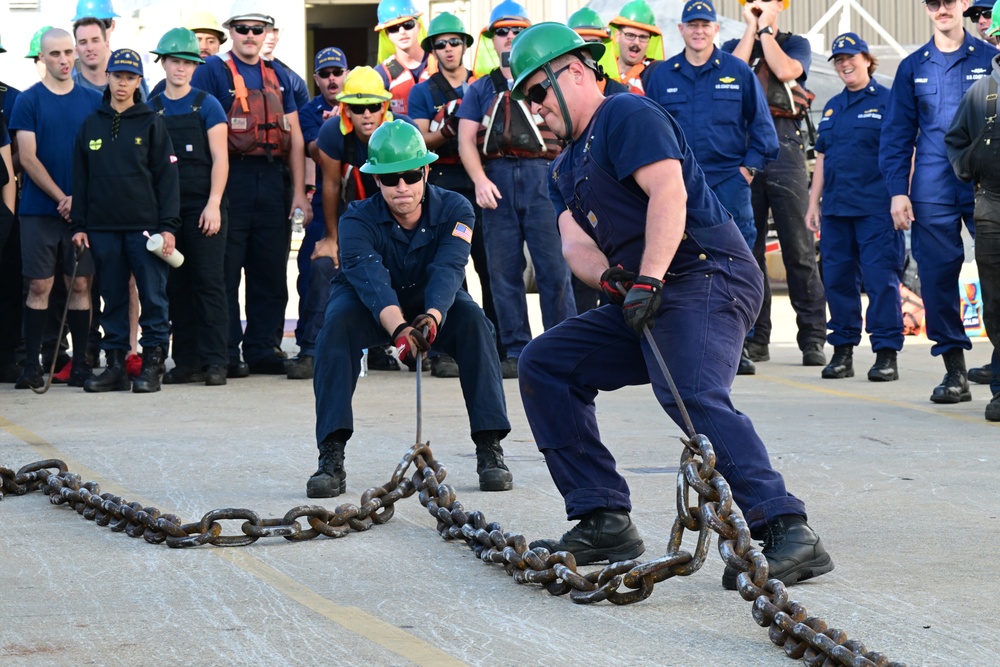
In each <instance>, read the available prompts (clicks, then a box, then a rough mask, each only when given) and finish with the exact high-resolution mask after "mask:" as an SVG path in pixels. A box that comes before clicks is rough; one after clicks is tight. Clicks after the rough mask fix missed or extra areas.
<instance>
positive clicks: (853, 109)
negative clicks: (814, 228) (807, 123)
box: [816, 79, 890, 216]
mask: <svg viewBox="0 0 1000 667" xmlns="http://www.w3.org/2000/svg"><path fill="white" fill-rule="evenodd" d="M889 95H890V93H889V89H888V88H886V87H885V86H883V85H882V84H880V83H879V82H877V81H875V80H874V79H872V81H871V83H869V84H868V86H867V87H866V88H864V89H862V90H859V91H857V92H853V93H852V92H849V91H848V90H847V89H846V88H845V89H844V90H843V91H841V92H840V93H838V94H837V95H835V96H833V97H832V98H831V99H830V101H829V102H827V103H826V107H825V108H824V109H823V117H822V118H821V119H820V121H819V125H817V127H816V130H817V132H819V135H818V136H817V137H816V151H817V152H818V153H822V154H823V214H824V215H840V216H866V215H871V214H872V213H875V212H878V211H888V210H889V207H890V200H889V191H888V190H886V187H885V181H884V180H883V179H882V173H881V172H880V171H879V168H878V152H879V140H880V138H881V136H882V123H883V119H884V117H885V110H886V107H887V106H888V104H889Z"/></svg>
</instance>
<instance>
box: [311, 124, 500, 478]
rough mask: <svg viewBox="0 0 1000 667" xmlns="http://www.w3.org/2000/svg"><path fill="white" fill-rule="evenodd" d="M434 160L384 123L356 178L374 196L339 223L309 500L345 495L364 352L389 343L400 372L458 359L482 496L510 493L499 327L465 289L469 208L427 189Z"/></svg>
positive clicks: (402, 129)
mask: <svg viewBox="0 0 1000 667" xmlns="http://www.w3.org/2000/svg"><path fill="white" fill-rule="evenodd" d="M436 159H437V155H435V154H434V153H432V152H431V151H428V150H427V146H426V144H425V143H424V139H423V137H422V136H421V134H420V130H418V129H417V128H416V127H414V126H412V125H410V124H408V123H406V122H404V121H401V120H393V121H387V122H385V123H382V124H381V125H380V126H379V127H378V129H376V130H375V132H373V133H372V136H371V139H370V140H369V142H368V159H367V161H366V162H365V164H364V165H363V166H362V167H361V170H362V171H363V172H365V173H366V174H371V175H372V176H374V178H375V180H376V182H377V183H378V192H376V193H375V194H374V195H373V196H371V197H368V198H367V199H365V200H363V201H357V202H353V203H351V205H350V206H348V208H347V211H346V212H345V213H344V214H343V215H342V216H340V225H339V235H340V258H341V271H340V272H339V273H338V274H337V275H336V277H335V278H334V279H333V283H332V285H331V288H330V300H329V302H328V304H327V308H326V320H325V322H324V324H323V329H322V331H321V332H320V334H319V339H318V341H317V345H316V361H315V369H316V370H315V376H314V378H313V389H314V391H315V393H316V442H317V444H318V447H319V468H318V470H317V471H316V473H315V474H313V476H312V477H311V478H310V479H309V481H308V483H307V485H306V493H307V495H308V496H309V497H310V498H329V497H333V496H337V495H339V494H341V493H343V492H344V490H345V489H346V484H347V481H346V479H347V475H346V473H345V471H344V449H345V447H346V444H347V441H348V439H349V438H350V437H351V435H352V434H353V433H354V414H353V411H352V408H351V400H352V398H353V394H354V389H355V388H356V386H357V382H358V375H359V373H360V371H361V358H362V350H363V349H365V348H369V347H374V346H377V345H384V344H385V343H389V342H393V343H394V344H395V346H396V352H397V354H398V355H399V357H400V358H401V359H403V360H404V361H405V360H406V359H407V358H408V357H415V356H416V355H417V354H418V353H426V352H428V351H430V350H431V349H434V350H437V351H441V352H444V353H446V354H449V355H451V356H452V357H454V358H455V359H456V360H457V362H458V366H459V369H460V370H459V372H460V373H461V375H460V377H461V384H462V392H463V395H464V397H465V405H466V409H467V410H468V413H469V421H470V426H471V431H472V440H473V442H475V444H476V458H477V471H478V473H479V487H480V489H481V490H483V491H506V490H508V489H510V488H511V487H512V486H513V477H512V476H511V474H510V471H509V470H508V469H507V466H506V465H504V462H503V448H502V447H501V446H500V441H501V440H502V439H503V438H504V437H506V435H507V434H508V433H509V432H510V422H509V421H508V420H507V406H506V402H505V399H504V392H503V380H502V378H501V376H500V358H499V356H498V355H497V351H496V346H495V344H494V331H493V326H492V325H491V324H490V322H489V320H487V319H486V315H485V314H484V313H483V309H482V308H480V307H479V305H478V304H477V303H476V302H475V301H474V300H473V299H472V297H471V296H469V293H468V292H466V291H465V289H463V287H462V282H463V280H464V279H465V266H466V264H468V261H469V249H470V247H471V245H472V232H473V227H474V225H475V217H474V215H473V213H472V205H471V204H469V202H468V201H467V200H466V199H465V197H463V196H462V195H460V194H458V193H455V192H451V191H449V190H444V189H442V188H439V187H437V186H434V185H428V184H427V171H428V165H430V164H431V163H432V162H434V161H435V160H436Z"/></svg>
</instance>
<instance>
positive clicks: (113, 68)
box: [107, 49, 142, 76]
mask: <svg viewBox="0 0 1000 667" xmlns="http://www.w3.org/2000/svg"><path fill="white" fill-rule="evenodd" d="M107 71H108V72H131V73H132V74H138V75H139V76H142V59H141V58H140V57H139V54H138V53H136V52H135V51H133V50H132V49H118V50H117V51H115V52H114V53H112V54H111V57H110V58H108V69H107Z"/></svg>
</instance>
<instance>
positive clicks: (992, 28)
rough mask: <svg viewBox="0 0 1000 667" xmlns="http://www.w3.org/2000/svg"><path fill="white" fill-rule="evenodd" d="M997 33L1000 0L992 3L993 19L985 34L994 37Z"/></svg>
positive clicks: (999, 25) (999, 20)
mask: <svg viewBox="0 0 1000 667" xmlns="http://www.w3.org/2000/svg"><path fill="white" fill-rule="evenodd" d="M997 33H1000V0H997V3H996V4H995V5H993V21H992V22H991V23H990V27H989V28H987V30H986V36H987V37H995V36H996V35H997Z"/></svg>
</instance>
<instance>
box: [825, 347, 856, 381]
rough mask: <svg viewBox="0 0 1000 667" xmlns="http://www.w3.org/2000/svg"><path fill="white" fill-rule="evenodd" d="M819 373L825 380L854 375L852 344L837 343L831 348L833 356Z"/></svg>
mask: <svg viewBox="0 0 1000 667" xmlns="http://www.w3.org/2000/svg"><path fill="white" fill-rule="evenodd" d="M821 375H822V376H823V377H824V378H826V379H827V380H837V379H840V378H852V377H854V346H853V345H837V346H835V347H834V348H833V357H832V358H831V359H830V363H828V364H827V365H826V367H825V368H824V369H823V372H822V373H821Z"/></svg>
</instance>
